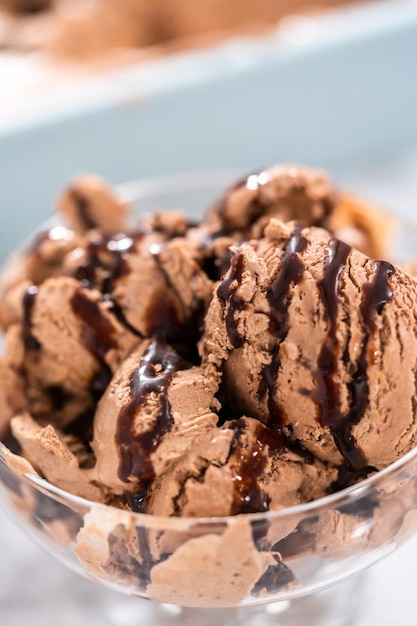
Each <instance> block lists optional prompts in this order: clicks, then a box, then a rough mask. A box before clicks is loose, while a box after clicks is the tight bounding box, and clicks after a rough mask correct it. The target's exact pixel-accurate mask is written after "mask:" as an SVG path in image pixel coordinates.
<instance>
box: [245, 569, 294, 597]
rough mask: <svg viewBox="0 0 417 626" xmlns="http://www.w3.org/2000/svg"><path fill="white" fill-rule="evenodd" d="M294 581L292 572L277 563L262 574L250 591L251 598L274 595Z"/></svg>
mask: <svg viewBox="0 0 417 626" xmlns="http://www.w3.org/2000/svg"><path fill="white" fill-rule="evenodd" d="M294 580H295V576H294V574H293V572H292V571H291V570H290V568H289V567H288V565H285V563H283V562H282V561H277V564H276V565H270V566H269V567H268V569H267V570H266V572H265V573H264V574H262V576H261V577H260V579H259V580H258V582H257V583H256V584H255V586H254V587H253V589H252V591H251V595H253V596H263V595H265V594H268V593H271V594H272V593H276V592H277V591H278V590H279V589H281V588H282V587H284V586H285V585H288V584H289V583H291V582H293V581H294Z"/></svg>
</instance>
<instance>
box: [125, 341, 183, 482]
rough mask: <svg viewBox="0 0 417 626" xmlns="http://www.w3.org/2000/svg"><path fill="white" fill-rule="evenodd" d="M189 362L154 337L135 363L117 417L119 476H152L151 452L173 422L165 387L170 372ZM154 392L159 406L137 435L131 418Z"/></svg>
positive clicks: (169, 379)
mask: <svg viewBox="0 0 417 626" xmlns="http://www.w3.org/2000/svg"><path fill="white" fill-rule="evenodd" d="M186 367H188V365H187V364H186V363H185V362H184V361H183V360H182V359H181V357H179V356H178V355H177V354H176V353H175V352H174V351H172V350H170V349H169V348H168V346H167V345H166V344H165V342H164V341H163V340H162V339H159V338H155V339H154V340H153V341H152V343H150V344H149V346H148V348H147V350H146V352H145V354H144V355H143V357H142V359H141V361H140V363H139V365H138V367H137V368H136V369H135V370H134V371H133V372H132V375H131V378H130V395H131V398H130V401H129V402H128V403H127V404H126V406H124V407H123V409H122V410H121V411H120V413H119V416H118V418H117V432H116V442H117V446H118V450H119V459H120V464H119V470H118V475H119V478H120V480H122V481H124V482H128V481H129V478H131V477H132V476H133V477H138V478H139V477H140V479H141V481H150V480H152V479H153V478H154V469H153V466H152V463H151V461H150V458H149V456H150V454H151V452H152V451H153V450H155V448H157V446H158V445H159V443H160V441H161V439H162V437H163V435H164V434H165V433H167V432H168V431H169V430H170V428H171V425H172V416H171V407H170V404H169V401H168V393H167V392H168V387H169V383H170V381H171V378H172V375H173V374H174V373H175V372H177V371H178V370H180V369H185V368H186ZM152 394H156V395H157V397H158V402H159V409H158V412H157V415H156V418H155V422H154V425H153V427H152V428H151V429H150V430H148V431H145V432H143V433H141V434H139V435H137V434H135V432H134V420H135V418H136V415H137V413H138V411H139V410H140V408H141V407H143V406H144V405H145V404H146V403H147V402H148V400H149V397H150V396H151V395H152Z"/></svg>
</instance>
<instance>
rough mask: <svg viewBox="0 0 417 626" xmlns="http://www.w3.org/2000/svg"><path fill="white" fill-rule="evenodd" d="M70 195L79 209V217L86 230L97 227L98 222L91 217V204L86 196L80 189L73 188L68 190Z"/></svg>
mask: <svg viewBox="0 0 417 626" xmlns="http://www.w3.org/2000/svg"><path fill="white" fill-rule="evenodd" d="M68 194H69V196H70V198H71V200H72V202H73V203H74V204H75V207H76V209H77V213H78V217H79V219H80V221H81V222H82V225H83V227H84V228H85V230H90V229H92V228H95V227H96V226H97V224H96V222H95V221H94V220H93V219H92V217H91V215H90V202H89V199H88V198H86V197H85V196H84V194H82V193H81V192H80V191H79V190H78V189H76V188H75V187H72V188H71V189H69V190H68Z"/></svg>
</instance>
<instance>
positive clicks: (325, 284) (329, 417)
mask: <svg viewBox="0 0 417 626" xmlns="http://www.w3.org/2000/svg"><path fill="white" fill-rule="evenodd" d="M350 250H351V249H350V247H349V246H348V245H347V244H345V243H343V242H341V241H338V240H336V239H333V240H332V241H331V242H330V243H329V246H328V248H327V264H326V269H325V274H324V277H323V279H322V281H321V282H320V283H319V288H320V292H321V296H322V299H323V303H324V305H325V307H326V316H327V319H328V322H329V327H328V331H327V338H326V341H325V343H324V345H323V347H322V350H321V352H320V355H319V360H318V366H319V368H318V371H317V372H316V382H317V388H316V391H315V393H314V398H315V400H316V402H317V404H318V407H319V410H320V415H319V420H320V423H321V424H322V426H325V427H328V428H330V431H331V433H332V436H333V438H334V441H335V444H336V446H337V448H338V450H339V452H340V453H341V454H342V456H343V458H344V459H345V462H346V464H347V467H348V469H349V470H350V471H351V472H363V471H365V470H366V467H367V461H366V458H365V456H364V454H363V451H362V450H361V448H360V447H359V445H358V444H357V442H356V440H355V438H354V437H353V435H352V428H353V427H354V426H355V425H356V424H358V423H359V422H360V420H361V419H362V417H363V415H364V412H365V410H366V406H367V403H368V393H369V385H368V376H367V349H368V343H369V339H370V336H371V334H372V333H373V332H375V330H376V322H375V315H376V314H378V315H380V314H381V313H382V309H383V307H384V305H385V304H386V303H387V302H389V301H390V300H391V298H392V291H391V288H390V286H389V283H388V278H389V277H390V276H391V275H392V274H393V273H394V271H395V270H394V268H393V266H392V265H391V264H390V263H387V262H385V261H376V262H375V264H374V268H375V274H374V277H373V280H372V281H371V282H368V283H366V284H365V285H364V286H363V298H362V303H361V306H360V311H361V315H362V320H363V337H362V345H361V353H360V356H359V358H358V362H357V365H356V372H355V373H354V375H353V376H352V380H351V382H350V383H349V384H348V390H349V393H350V399H351V400H350V409H349V411H348V412H347V414H345V415H342V413H341V401H340V388H339V386H338V384H337V383H336V382H335V380H334V375H335V373H336V370H337V362H338V355H337V349H338V340H337V336H336V329H337V312H338V281H339V277H340V274H341V272H342V270H343V268H344V267H345V265H346V262H347V258H348V256H349V254H350Z"/></svg>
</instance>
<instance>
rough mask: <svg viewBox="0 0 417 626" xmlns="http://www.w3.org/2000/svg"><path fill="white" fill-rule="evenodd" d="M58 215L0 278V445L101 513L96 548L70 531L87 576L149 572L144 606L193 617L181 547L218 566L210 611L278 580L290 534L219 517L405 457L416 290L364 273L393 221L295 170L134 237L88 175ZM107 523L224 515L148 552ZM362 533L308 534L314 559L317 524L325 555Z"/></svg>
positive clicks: (416, 335)
mask: <svg viewBox="0 0 417 626" xmlns="http://www.w3.org/2000/svg"><path fill="white" fill-rule="evenodd" d="M57 204H58V208H59V211H60V213H61V216H62V222H61V224H60V225H58V226H57V225H55V226H53V227H51V228H49V229H47V230H44V231H42V232H40V233H39V234H38V235H37V236H36V237H35V238H34V239H33V241H32V242H31V244H29V245H28V246H27V247H26V248H25V249H24V250H22V251H21V252H20V253H18V254H17V255H16V256H15V257H13V258H12V259H11V261H10V262H9V264H8V266H7V267H6V268H5V269H4V272H3V274H2V278H1V282H0V285H1V300H0V322H1V325H2V329H3V332H4V336H5V349H4V354H3V356H2V357H1V360H0V408H1V411H0V435H1V439H2V440H3V441H4V443H5V444H6V445H7V446H8V447H9V448H10V450H11V452H12V456H13V454H14V455H16V456H15V458H16V459H19V458H20V457H22V458H23V459H25V461H26V462H28V463H29V464H31V466H32V467H33V468H34V471H35V472H37V473H38V474H39V475H40V476H42V477H44V478H46V479H47V480H48V481H49V482H50V483H52V484H53V485H56V486H57V487H60V488H62V489H64V490H65V491H68V492H70V493H72V494H74V495H77V496H81V497H84V498H87V499H89V500H91V501H94V502H97V503H98V504H106V505H112V506H111V507H110V508H109V514H108V515H109V517H108V518H106V520H107V521H106V522H105V526H106V529H107V530H106V531H105V532H104V531H103V526H101V527H100V524H99V523H98V519H99V515H100V514H99V513H98V514H97V515H98V517H96V516H95V513H94V510H92V512H91V514H90V515H89V516H87V517H86V518H85V520H84V524H83V527H82V530H80V534H79V536H78V537H77V554H78V556H79V558H80V559H81V561H82V562H83V563H84V564H85V565H86V566H87V567H88V568H89V570H91V571H98V570H100V571H101V572H105V573H106V576H110V577H116V578H117V577H119V578H123V580H128V579H129V580H131V579H134V578H135V576H139V574H138V571H140V572H142V569H141V568H143V567H144V565H143V564H144V563H145V562H146V564H147V565H149V564H151V569H152V572H153V574H152V575H151V577H150V578H147V577H146V576H145V578H144V579H143V580H142V582H141V584H143V585H145V586H147V588H148V590H149V593H150V595H151V597H153V598H154V599H163V598H166V597H169V598H170V599H171V601H178V602H180V603H181V602H182V603H185V604H193V603H195V602H197V603H198V602H199V601H197V600H196V599H195V598H196V592H195V589H194V591H189V593H188V592H187V591H186V587H187V585H188V583H187V580H188V578H187V577H188V576H189V573H187V569H186V568H185V566H184V564H185V563H187V562H188V560H189V559H191V558H192V555H193V554H194V553H195V554H201V555H202V557H201V558H204V559H207V563H208V565H207V572H209V573H210V572H211V573H212V574H213V575H214V573H215V572H216V576H220V574H219V571H222V572H223V574H222V576H223V575H224V577H223V578H221V576H220V578H219V579H218V583H216V585H217V586H216V587H215V589H214V588H213V590H212V593H213V594H218V605H219V606H221V605H222V603H223V604H224V603H227V602H228V601H230V602H233V603H238V602H240V601H241V600H242V599H243V598H244V597H245V596H246V595H247V594H248V593H253V594H256V593H258V594H259V593H260V594H263V593H266V591H265V589H267V587H268V585H269V584H270V583H269V582H268V580H269V578H271V577H272V579H273V580H274V581H278V580H279V581H281V582H280V584H282V585H296V584H297V583H296V581H295V579H294V575H293V574H292V573H291V571H290V570H289V569H288V568H287V566H286V565H285V564H284V563H283V562H282V558H281V552H280V550H282V551H284V553H285V550H288V549H289V548H288V546H289V543H288V541H287V543H285V538H286V536H287V535H288V536H289V535H291V533H293V532H295V529H296V526H297V524H296V523H295V524H294V523H293V522H291V523H290V522H288V525H287V526H285V525H284V526H282V525H281V526H279V527H276V526H274V524H272V523H271V524H270V525H269V526H268V527H265V528H263V530H262V532H261V531H257V533H255V532H254V531H253V529H252V531H251V527H250V525H249V526H248V525H247V524H246V522H244V521H242V522H237V521H236V524H235V525H233V524H231V522H230V520H233V519H235V518H236V520H239V519H241V518H242V519H244V518H245V517H247V516H245V515H244V514H247V513H266V512H268V511H281V510H284V509H287V508H288V507H292V506H294V505H299V504H303V503H307V502H310V501H312V500H317V499H319V498H322V497H324V496H326V495H328V494H331V493H334V492H335V491H338V490H340V489H342V488H344V487H347V486H350V485H353V484H355V483H357V482H359V481H361V480H363V479H365V478H366V477H367V476H369V475H371V474H375V473H376V472H378V471H379V470H381V469H383V468H385V467H387V466H388V465H389V464H391V463H392V462H394V461H395V460H397V459H398V458H400V457H401V456H403V455H404V454H405V453H406V452H408V451H409V450H411V449H412V448H413V447H414V446H415V444H416V442H417V422H416V411H415V381H416V376H417V358H416V356H415V355H416V354H417V318H416V314H415V308H416V302H417V283H416V281H415V279H414V278H412V277H411V276H410V275H409V274H408V273H407V272H406V271H405V270H403V269H401V268H400V267H398V266H396V265H394V264H392V263H391V262H389V261H388V260H380V259H377V260H375V257H376V256H377V255H378V256H379V253H380V252H381V250H380V247H381V243H382V242H383V241H384V240H385V238H386V237H387V229H389V227H390V223H389V222H386V223H385V225H384V220H383V219H382V218H381V214H378V216H377V218H376V214H377V213H378V212H377V211H376V209H375V208H371V207H370V208H369V216H368V213H367V207H366V205H364V204H361V203H360V202H359V201H356V200H355V199H354V198H353V197H351V196H347V195H346V194H344V193H342V192H340V191H339V190H337V189H335V188H334V186H333V185H332V183H331V181H330V180H329V178H328V177H327V176H326V175H325V174H324V173H323V172H319V171H315V170H310V169H308V168H300V167H297V166H274V167H271V168H269V169H266V170H263V171H260V172H257V173H253V174H250V175H249V176H247V177H245V178H244V179H242V180H240V181H238V182H237V183H235V184H234V185H232V186H231V187H230V188H229V189H228V190H227V191H226V192H225V193H224V195H223V196H222V197H220V198H219V200H218V201H217V202H216V203H215V204H214V205H213V207H212V208H210V209H209V210H208V212H207V214H206V218H205V219H203V220H202V221H200V222H199V223H195V222H191V221H190V220H189V219H188V217H187V216H185V215H183V214H182V213H180V212H178V211H176V212H172V213H169V212H168V213H158V212H155V214H154V215H151V216H146V217H145V216H144V217H142V218H141V219H139V220H138V221H137V222H136V223H132V220H130V219H129V216H128V213H127V207H126V205H125V204H123V203H122V202H120V201H119V199H118V197H117V193H115V192H113V191H112V190H111V189H110V188H109V187H108V186H107V184H106V183H105V182H104V181H101V180H99V179H97V178H95V177H83V178H82V179H80V180H76V181H75V182H74V183H73V184H72V185H71V186H70V187H69V188H68V189H67V190H65V191H64V192H63V194H62V196H61V198H60V199H59V200H58V203H57ZM349 207H353V208H354V210H353V209H352V211H350V210H349ZM342 236H343V238H342ZM355 245H358V247H359V248H360V249H357V248H356V247H354V246H355ZM12 456H11V458H12ZM16 463H17V461H16ZM25 467H27V465H25ZM118 509H122V510H123V512H124V513H128V512H130V513H137V512H139V513H146V514H148V516H149V518H152V517H154V518H155V519H160V518H166V519H169V518H178V517H180V518H185V519H189V520H194V519H196V518H210V517H212V518H213V517H216V518H220V519H221V518H224V519H228V520H229V521H228V522H227V523H226V522H225V523H224V524H223V523H221V522H219V526H218V532H215V533H214V534H211V535H210V539H209V540H208V539H207V540H206V541H203V539H202V538H201V537H198V536H197V535H196V536H193V535H192V534H191V538H190V537H187V541H185V540H184V537H183V536H182V535H181V533H177V534H176V533H175V532H172V533H169V532H167V533H160V532H157V530H155V531H152V532H151V531H150V532H149V533H148V535H147V536H146V540H144V539H143V537H142V538H141V536H140V535H137V534H136V533H135V532H133V531H132V529H131V528H130V526H126V524H121V523H118V517H117V510H118ZM375 515H377V513H375ZM229 516H231V517H229ZM361 519H362V518H361V512H360V511H359V512H358V511H353V512H350V511H348V513H347V514H346V515H345V514H344V513H343V512H342V511H338V512H334V513H332V514H329V515H328V516H327V517H323V518H322V519H320V520H319V526H318V528H317V540H316V546H317V551H318V552H319V553H320V554H325V555H327V554H328V553H329V550H330V552H331V547H330V548H329V546H328V545H326V539H325V538H326V528H327V529H328V532H329V533H330V535H329V536H331V538H332V541H331V543H330V544H329V545H330V546H332V545H333V546H334V550H336V551H337V552H338V553H342V552H343V550H344V548H343V545H344V540H343V539H342V540H341V539H340V537H342V536H343V537H344V536H345V535H346V536H347V535H349V533H350V534H352V533H354V532H355V528H357V524H359V523H360V520H361ZM358 520H359V521H358ZM132 524H133V522H132ZM230 524H231V525H230ZM399 524H400V522H399ZM355 525H356V526H355ZM297 532H299V534H300V533H301V531H300V530H298V531H297ZM303 532H305V530H304V531H303ZM234 534H236V538H237V539H236V540H237V541H242V542H243V544H245V545H246V544H248V546H250V549H249V548H248V559H249V560H248V561H247V563H246V564H245V563H243V562H241V560H240V559H241V557H240V555H239V552H238V551H236V549H235V547H233V545H230V555H229V556H230V563H233V564H234V565H233V567H232V566H230V567H229V569H227V571H223V570H224V568H223V566H221V565H218V563H220V562H221V558H220V557H219V554H221V553H222V552H223V551H224V550H226V547H225V546H228V542H229V539H228V538H229V537H233V536H234ZM300 536H301V534H300ZM361 537H362V535H361ZM369 537H371V536H370V535H369ZM369 537H368V535H366V537H365V538H363V537H362V538H361V539H358V541H357V545H358V546H359V547H358V549H360V548H361V546H362V545H365V543H366V542H367V541H368V540H369V541H371V539H372V537H371V538H369ZM144 541H145V544H144V543H143V542H144ZM232 543H233V540H232ZM144 546H145V547H144ZM274 546H275V547H274ZM228 549H229V548H227V550H228ZM193 551H194V552H193ZM216 555H217V556H216ZM216 559H217V560H216ZM122 563H123V564H124V566H123V567H122V566H121V564H122ZM127 563H128V564H129V566H128V567H127V565H126V564H127ZM248 563H249V565H248ZM117 564H119V565H117ZM183 566H184V567H183ZM126 568H127V569H126ZM138 568H139V569H138ZM233 568H235V569H236V571H239V574H238V576H240V577H241V578H239V582H236V581H235V582H233V580H234V579H233V576H235V574H236V571H235V570H234V569H233ZM245 568H248V569H245ZM174 570H175V571H178V572H179V574H178V575H179V576H180V578H181V579H182V580H183V583H184V584H183V586H181V585H180V586H179V587H178V588H175V589H173V588H171V587H169V585H170V584H171V583H170V580H171V576H172V571H174ZM140 575H141V576H142V574H140ZM207 576H208V574H207ZM207 580H208V578H207ZM196 584H197V583H196ZM198 584H200V583H198ZM210 584H211V583H210ZM213 584H214V583H213ZM235 584H236V585H237V586H235ZM277 584H278V583H277ZM197 586H198V585H197ZM222 586H224V589H228V591H227V592H226V591H224V594H226V595H222V593H223V592H222V591H221V589H222ZM194 592H195V593H194ZM187 593H188V595H187ZM199 593H200V592H199ZM210 593H211V592H210ZM193 594H194V595H193ZM201 594H202V595H201V603H203V604H204V602H205V601H208V600H207V597H208V596H207V597H206V596H205V595H204V592H203V591H201ZM227 594H229V595H227ZM197 595H198V594H197ZM209 595H210V594H209ZM226 596H227V597H228V598H229V600H226V599H225V598H226ZM216 597H217V596H216ZM204 598H206V599H204Z"/></svg>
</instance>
